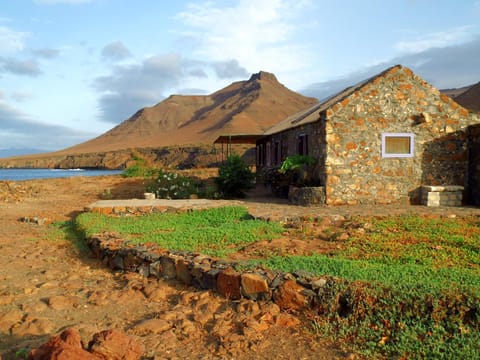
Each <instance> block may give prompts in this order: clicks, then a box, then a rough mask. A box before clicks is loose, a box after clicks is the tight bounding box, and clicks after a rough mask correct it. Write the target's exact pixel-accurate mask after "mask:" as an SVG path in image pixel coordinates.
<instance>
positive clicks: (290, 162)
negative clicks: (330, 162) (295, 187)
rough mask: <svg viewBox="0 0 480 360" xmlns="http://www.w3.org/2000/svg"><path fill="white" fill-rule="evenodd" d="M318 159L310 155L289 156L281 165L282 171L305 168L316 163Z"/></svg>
mask: <svg viewBox="0 0 480 360" xmlns="http://www.w3.org/2000/svg"><path fill="white" fill-rule="evenodd" d="M316 161H317V160H316V159H315V158H314V157H313V156H310V155H292V156H288V157H287V158H286V159H285V160H284V161H283V163H282V166H280V169H279V171H280V172H286V171H289V170H303V169H304V168H305V167H306V166H310V165H314V164H315V162H316Z"/></svg>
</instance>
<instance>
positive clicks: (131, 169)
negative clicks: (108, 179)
mask: <svg viewBox="0 0 480 360" xmlns="http://www.w3.org/2000/svg"><path fill="white" fill-rule="evenodd" d="M133 160H135V162H134V164H133V165H130V166H128V167H127V168H126V169H125V170H124V171H123V173H122V176H123V177H144V178H151V177H154V176H155V174H156V172H157V170H156V169H154V168H152V167H151V166H148V164H147V161H146V160H145V159H143V158H142V157H140V156H138V155H133Z"/></svg>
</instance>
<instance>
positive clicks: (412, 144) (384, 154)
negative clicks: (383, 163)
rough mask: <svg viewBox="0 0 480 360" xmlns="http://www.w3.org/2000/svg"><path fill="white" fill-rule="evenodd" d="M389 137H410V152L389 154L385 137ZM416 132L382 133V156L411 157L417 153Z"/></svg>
mask: <svg viewBox="0 0 480 360" xmlns="http://www.w3.org/2000/svg"><path fill="white" fill-rule="evenodd" d="M388 137H409V138H410V153H409V154H388V153H386V152H385V149H386V146H385V139H386V138H388ZM414 139H415V134H413V133H382V158H410V157H414V153H415V142H414Z"/></svg>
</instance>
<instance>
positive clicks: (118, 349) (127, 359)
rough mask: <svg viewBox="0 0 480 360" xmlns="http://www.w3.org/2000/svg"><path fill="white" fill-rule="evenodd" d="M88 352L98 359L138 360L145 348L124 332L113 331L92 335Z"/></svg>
mask: <svg viewBox="0 0 480 360" xmlns="http://www.w3.org/2000/svg"><path fill="white" fill-rule="evenodd" d="M88 350H89V351H90V352H91V353H92V354H93V355H95V356H96V357H97V358H99V359H108V360H138V359H140V358H141V356H142V354H143V353H144V351H145V348H144V347H143V345H142V344H140V343H139V342H138V341H136V340H134V339H133V338H132V337H130V336H128V335H127V334H125V333H124V332H121V331H119V330H114V329H113V330H104V331H102V332H99V333H97V334H95V335H93V340H92V341H90V342H89V344H88Z"/></svg>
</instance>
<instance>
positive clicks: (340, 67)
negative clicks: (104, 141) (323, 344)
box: [0, 0, 480, 156]
mask: <svg viewBox="0 0 480 360" xmlns="http://www.w3.org/2000/svg"><path fill="white" fill-rule="evenodd" d="M395 64H402V65H405V66H408V67H410V68H411V69H412V70H413V71H414V72H415V73H416V74H417V75H419V76H421V77H423V78H424V79H425V80H427V81H428V82H430V83H431V84H433V85H434V86H436V87H438V88H440V89H444V88H453V87H462V86H466V85H471V84H474V83H477V82H479V81H480V0H456V1H452V0H361V1H360V0H335V1H331V0H328V1H327V0H223V1H214V0H211V1H206V0H200V1H192V0H190V1H182V0H175V1H173V0H172V1H170V0H162V1H160V0H135V1H133V0H0V156H1V154H2V151H3V154H7V153H8V155H12V154H17V153H18V154H21V153H24V152H34V151H35V152H36V151H52V150H59V149H63V148H66V147H69V146H72V145H75V144H78V143H81V142H83V141H86V140H89V139H91V138H94V137H96V136H98V135H100V134H102V133H104V132H106V131H108V130H109V129H111V128H113V127H114V126H116V125H118V124H119V123H120V122H122V121H124V120H126V119H127V118H129V117H130V116H131V115H133V114H134V113H135V112H136V111H137V110H139V109H141V108H143V107H146V106H153V105H155V104H157V103H159V102H160V101H162V100H163V99H165V98H167V97H168V96H169V95H171V94H183V95H190V94H197V95H206V94H210V93H212V92H214V91H216V90H219V89H221V88H223V87H225V86H227V85H229V84H230V83H232V82H234V81H239V80H246V79H248V78H249V77H250V76H251V74H253V73H257V72H259V71H260V70H262V71H268V72H272V73H274V74H275V75H276V77H277V79H278V80H279V81H280V82H281V83H282V84H284V85H285V86H287V87H288V88H290V89H292V90H294V91H297V92H300V93H301V94H304V95H308V96H314V97H317V98H318V99H320V100H321V99H324V98H325V97H327V96H329V95H332V94H334V93H335V92H338V91H340V90H342V89H344V88H345V87H347V86H350V85H353V84H355V83H357V82H359V81H361V80H363V79H366V78H368V77H370V76H372V75H374V74H376V73H379V72H381V71H382V70H384V69H386V68H388V67H390V66H392V65H395Z"/></svg>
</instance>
